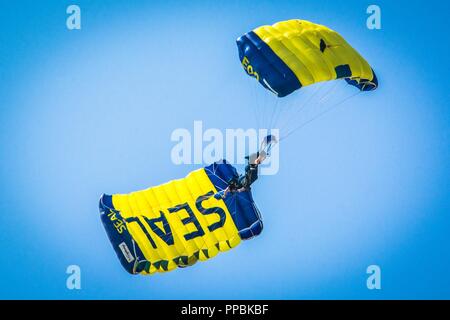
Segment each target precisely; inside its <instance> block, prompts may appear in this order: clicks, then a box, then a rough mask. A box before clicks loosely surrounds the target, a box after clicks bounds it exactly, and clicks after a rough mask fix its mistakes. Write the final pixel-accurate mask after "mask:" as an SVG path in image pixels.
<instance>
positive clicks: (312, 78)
mask: <svg viewBox="0 0 450 320" xmlns="http://www.w3.org/2000/svg"><path fill="white" fill-rule="evenodd" d="M237 46H238V49H239V58H240V60H241V63H242V66H243V67H244V70H245V71H246V72H247V74H248V75H250V76H252V77H255V78H256V79H257V80H258V81H259V82H260V83H261V84H262V85H263V86H264V88H266V89H268V90H270V91H272V92H273V93H275V94H276V95H277V96H278V97H284V96H286V95H288V94H290V93H292V92H294V91H295V90H297V89H300V88H301V87H303V86H308V85H311V84H314V83H317V82H321V81H329V80H335V79H345V80H346V81H347V82H348V83H349V84H351V85H353V86H355V87H357V88H358V89H360V90H361V91H370V90H374V89H376V88H377V86H378V80H377V77H376V75H375V73H374V71H373V70H372V68H371V67H370V65H369V64H368V63H367V61H366V60H365V59H364V58H363V57H362V56H361V55H360V54H359V53H358V52H357V51H356V50H355V49H353V48H352V47H351V46H350V45H349V44H348V43H347V41H345V39H344V38H343V37H342V36H340V35H339V34H338V33H337V32H335V31H333V30H331V29H329V28H327V27H325V26H322V25H319V24H315V23H312V22H309V21H305V20H287V21H281V22H278V23H276V24H274V25H272V26H262V27H259V28H256V29H254V30H253V31H250V32H248V33H246V34H244V35H243V36H241V37H239V38H238V39H237Z"/></svg>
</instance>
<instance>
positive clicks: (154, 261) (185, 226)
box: [99, 161, 263, 274]
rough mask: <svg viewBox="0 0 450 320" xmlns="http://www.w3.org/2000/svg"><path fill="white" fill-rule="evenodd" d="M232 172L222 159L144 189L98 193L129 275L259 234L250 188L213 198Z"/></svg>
mask: <svg viewBox="0 0 450 320" xmlns="http://www.w3.org/2000/svg"><path fill="white" fill-rule="evenodd" d="M237 176H238V174H237V171H236V169H235V168H234V167H233V166H231V165H230V164H228V163H226V162H225V161H224V162H218V163H214V164H212V165H209V166H207V167H204V168H202V169H199V170H195V171H193V172H191V173H189V174H188V175H187V176H186V177H185V178H183V179H178V180H172V181H170V182H167V183H165V184H162V185H159V186H156V187H151V188H149V189H146V190H141V191H136V192H132V193H129V194H115V195H112V196H109V195H102V197H101V198H100V205H99V207H100V214H101V220H102V222H103V225H104V227H105V229H106V232H107V234H108V237H109V239H110V241H111V243H112V245H113V247H114V250H115V251H116V254H117V256H118V257H119V259H120V262H121V264H122V265H123V267H124V268H125V269H126V270H127V271H128V272H129V273H132V274H138V273H141V274H152V273H155V272H165V271H170V270H173V269H175V268H177V267H186V266H190V265H193V264H194V263H195V262H197V261H198V260H207V259H209V258H212V257H214V256H215V255H216V254H217V253H219V252H222V251H227V250H229V249H231V248H233V247H235V246H237V245H238V244H239V243H240V242H241V240H245V239H250V238H252V237H254V236H256V235H258V234H260V233H261V231H262V227H263V225H262V220H261V215H260V213H259V211H258V209H257V207H256V205H255V203H254V201H253V198H252V195H251V192H250V190H248V191H245V192H240V193H235V194H232V193H230V194H229V195H228V196H227V197H225V199H222V198H220V197H219V198H216V197H214V195H215V194H216V193H218V192H219V191H222V190H224V189H226V188H227V186H228V181H230V180H231V179H232V178H233V177H237Z"/></svg>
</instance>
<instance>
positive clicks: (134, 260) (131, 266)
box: [99, 195, 144, 274]
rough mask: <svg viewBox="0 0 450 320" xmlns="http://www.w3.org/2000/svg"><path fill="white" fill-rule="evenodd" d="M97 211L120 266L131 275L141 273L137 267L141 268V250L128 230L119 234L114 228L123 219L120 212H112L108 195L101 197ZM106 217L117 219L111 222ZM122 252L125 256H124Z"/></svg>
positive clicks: (110, 199) (112, 208)
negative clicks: (139, 261)
mask: <svg viewBox="0 0 450 320" xmlns="http://www.w3.org/2000/svg"><path fill="white" fill-rule="evenodd" d="M99 209H100V218H101V220H102V223H103V226H104V227H105V230H106V233H107V235H108V238H109V240H110V241H111V243H112V246H113V248H114V251H115V252H116V254H117V257H118V258H119V260H120V263H121V264H122V266H123V267H124V268H125V270H127V271H128V272H129V273H131V274H135V273H138V272H139V271H142V270H139V266H141V264H138V260H139V257H141V258H143V257H144V254H143V253H142V251H141V249H140V248H139V246H138V245H137V244H136V243H134V242H133V240H132V238H131V235H130V234H129V233H128V230H126V231H124V232H122V233H119V232H118V231H117V229H116V227H115V223H117V222H118V221H123V219H122V216H121V215H120V212H119V211H116V210H114V206H113V203H112V197H111V196H109V195H102V196H101V198H100V202H99ZM108 215H114V216H115V218H117V219H116V220H111V218H110V217H109V216H108ZM123 223H125V222H123ZM124 252H125V253H126V254H127V256H125V253H124ZM135 266H136V267H135Z"/></svg>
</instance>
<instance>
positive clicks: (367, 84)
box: [345, 69, 378, 91]
mask: <svg viewBox="0 0 450 320" xmlns="http://www.w3.org/2000/svg"><path fill="white" fill-rule="evenodd" d="M372 73H373V79H372V80H368V79H361V80H359V82H358V81H356V80H352V79H350V78H346V79H345V81H347V83H348V84H349V85H352V86H355V87H357V88H358V89H359V90H361V91H372V90H375V89H376V88H377V87H378V78H377V75H376V74H375V71H373V69H372Z"/></svg>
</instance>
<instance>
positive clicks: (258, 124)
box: [250, 81, 260, 129]
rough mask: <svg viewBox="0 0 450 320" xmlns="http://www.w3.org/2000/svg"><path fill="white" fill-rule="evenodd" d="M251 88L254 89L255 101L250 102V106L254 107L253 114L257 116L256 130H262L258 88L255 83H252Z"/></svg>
mask: <svg viewBox="0 0 450 320" xmlns="http://www.w3.org/2000/svg"><path fill="white" fill-rule="evenodd" d="M250 86H251V87H252V90H251V91H252V95H253V100H252V101H251V102H250V104H251V105H252V109H253V114H254V116H255V120H256V128H257V129H259V128H260V114H259V112H258V92H257V90H258V88H257V87H256V84H255V82H254V81H252V83H251V84H250Z"/></svg>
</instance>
